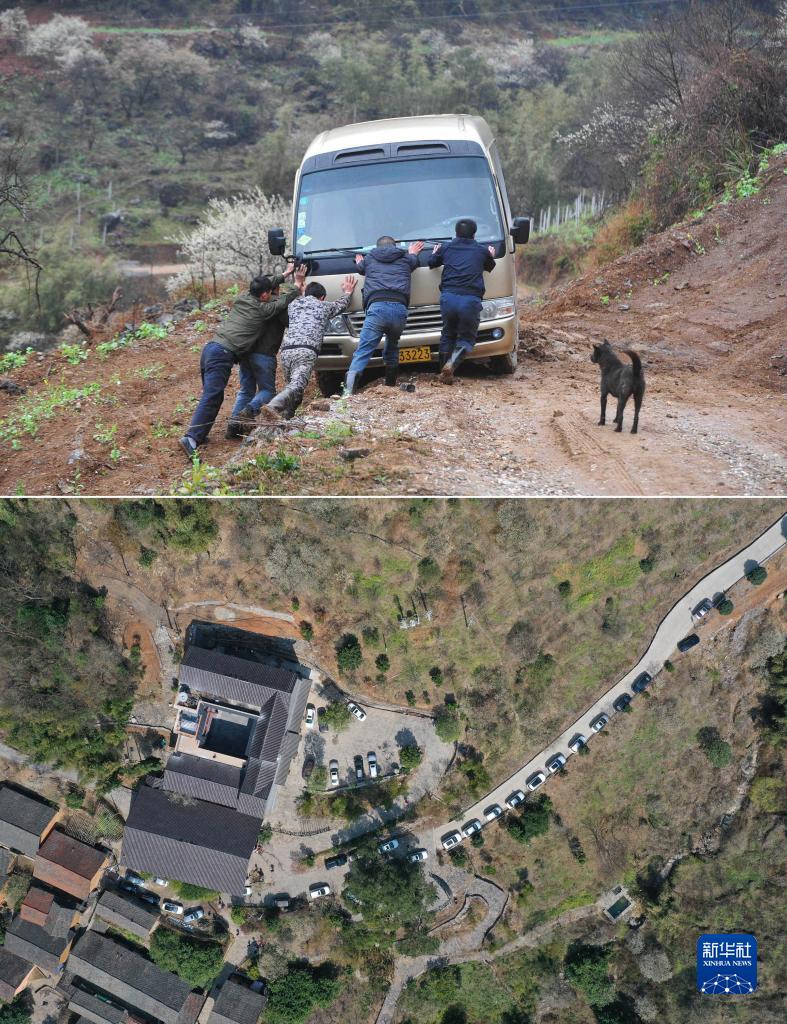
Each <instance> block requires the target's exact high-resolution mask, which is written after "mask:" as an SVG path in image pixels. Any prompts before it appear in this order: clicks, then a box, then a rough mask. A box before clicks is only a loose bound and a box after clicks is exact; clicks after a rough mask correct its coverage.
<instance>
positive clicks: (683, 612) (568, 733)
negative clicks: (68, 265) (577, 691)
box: [432, 515, 787, 849]
mask: <svg viewBox="0 0 787 1024" xmlns="http://www.w3.org/2000/svg"><path fill="white" fill-rule="evenodd" d="M786 542H787V515H782V516H781V517H780V518H779V520H778V521H777V522H775V523H774V524H773V526H771V527H769V529H767V530H766V531H765V532H764V533H762V534H760V536H759V537H757V538H756V539H755V540H753V541H752V542H751V543H750V544H748V545H747V546H746V547H745V548H743V550H742V551H739V552H738V553H737V554H735V555H733V556H732V557H731V558H728V559H727V561H726V562H724V563H723V564H722V565H719V566H717V567H716V568H715V569H712V570H711V571H710V572H709V573H708V574H707V575H706V576H704V577H703V578H702V579H701V580H700V581H699V582H698V583H696V584H695V585H694V586H693V587H692V588H691V590H689V591H688V592H687V593H685V594H684V595H683V597H681V598H680V599H679V600H678V601H677V602H676V603H675V604H674V605H673V607H672V608H671V609H670V610H669V611H668V612H667V614H666V615H665V616H664V618H663V619H662V621H661V623H660V625H659V627H658V629H657V630H656V633H655V635H654V637H653V639H652V640H651V642H650V646H649V647H648V649H647V651H646V652H645V654H644V655H643V656H642V657H641V658H640V660H639V661H638V662H637V664H636V665H634V667H633V668H632V669H630V670H629V671H628V672H627V673H626V675H625V676H623V678H622V679H620V680H618V682H616V683H615V684H614V686H611V687H610V688H609V689H608V690H607V692H606V693H604V694H603V695H602V696H601V697H599V698H598V700H597V701H595V703H594V704H592V705H591V706H590V707H589V708H587V710H586V711H584V712H583V713H582V714H581V715H580V716H579V717H578V718H577V719H576V721H574V722H572V724H571V725H570V726H568V728H566V729H565V730H564V731H563V732H562V733H561V734H560V735H559V736H557V737H556V738H555V739H554V740H553V741H552V742H551V743H550V744H549V745H548V746H546V747H544V748H543V750H540V751H539V752H538V753H537V754H536V755H535V756H534V757H532V758H531V759H530V760H529V761H528V762H527V763H526V764H523V765H522V766H521V768H519V769H517V771H516V772H514V774H513V775H511V776H509V778H507V779H506V780H505V781H504V782H501V783H500V784H499V785H498V786H496V787H495V788H494V789H493V790H491V791H490V792H489V793H487V794H486V795H485V796H484V797H482V798H481V799H480V800H478V801H476V802H475V803H474V804H473V805H472V806H471V807H468V808H467V809H466V810H465V811H464V812H463V814H462V816H461V818H456V819H454V820H453V821H449V822H447V824H446V825H444V826H442V827H441V828H436V829H434V830H433V833H432V848H433V849H434V848H435V847H439V844H440V842H441V839H442V837H443V836H444V835H446V833H448V832H452V831H454V830H455V829H459V828H461V827H462V825H463V824H464V823H465V822H467V821H469V820H471V819H473V818H478V819H479V820H480V821H481V823H482V824H484V811H485V809H486V808H488V807H490V806H491V805H493V804H500V806H502V807H505V800H506V798H507V797H508V796H509V795H510V794H511V793H512V792H513V791H514V790H516V789H523V790H525V791H527V780H528V779H529V778H530V776H531V775H533V774H534V773H535V772H537V771H541V772H543V773H544V774H545V775H547V781H548V778H549V776H548V772H547V769H546V764H547V762H548V761H551V760H552V758H553V757H554V756H555V754H558V753H561V754H563V755H564V756H565V757H566V758H568V757H569V756H571V751H570V750H569V747H568V744H569V741H570V740H571V739H572V737H574V736H575V735H576V734H577V733H580V734H581V735H582V736H585V737H586V738H587V739H588V740H590V739H592V736H593V735H594V734H593V731H592V730H591V728H590V723H591V722H592V721H593V719H595V718H596V716H597V715H600V714H606V715H608V716H609V717H610V719H611V718H612V716H613V715H614V714H615V710H614V708H613V703H614V701H615V700H616V699H617V698H618V697H620V696H621V694H623V693H631V683H632V682H633V681H634V679H636V677H637V676H638V675H639V674H640V672H649V673H650V674H651V676H655V675H656V674H657V673H658V672H660V671H661V670H662V669H663V667H664V662H665V661H666V660H667V659H668V658H670V657H674V656H675V651H676V645H677V643H678V641H679V640H681V639H683V637H684V636H686V635H687V634H689V633H691V632H693V631H694V630H695V628H696V624H695V623H694V622H693V621H692V617H691V612H692V609H693V608H696V606H697V605H698V604H699V603H700V601H702V599H703V598H706V597H709V598H711V599H713V598H714V597H716V596H717V595H719V594H721V593H723V592H724V591H726V590H729V588H730V587H731V586H733V584H735V583H737V582H738V581H739V580H741V579H742V578H743V577H744V576H745V575H746V573H747V572H749V571H750V570H751V569H752V568H753V567H754V565H755V564H756V565H759V564H762V563H764V562H766V561H767V560H768V559H769V558H771V557H772V556H773V555H775V554H776V553H777V552H778V551H780V550H781V548H783V547H784V546H785V543H786ZM700 628H701V627H700ZM633 696H635V697H636V695H633Z"/></svg>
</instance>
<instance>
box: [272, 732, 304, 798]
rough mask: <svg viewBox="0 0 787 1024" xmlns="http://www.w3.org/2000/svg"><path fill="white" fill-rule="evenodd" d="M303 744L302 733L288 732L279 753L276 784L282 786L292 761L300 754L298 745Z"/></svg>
mask: <svg viewBox="0 0 787 1024" xmlns="http://www.w3.org/2000/svg"><path fill="white" fill-rule="evenodd" d="M300 742H301V737H300V733H297V732H286V733H285V734H284V738H283V739H282V741H281V749H280V751H279V764H278V767H277V769H276V778H275V780H274V781H275V783H276V784H277V785H279V786H280V785H282V783H283V782H284V780H285V779H286V778H287V774H288V772H289V770H290V764H291V763H292V759H293V758H294V757H295V755H296V754H297V753H298V744H299V743H300Z"/></svg>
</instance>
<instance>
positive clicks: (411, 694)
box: [404, 690, 415, 708]
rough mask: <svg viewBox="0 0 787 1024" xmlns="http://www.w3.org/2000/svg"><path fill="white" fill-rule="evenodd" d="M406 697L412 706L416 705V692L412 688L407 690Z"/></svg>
mask: <svg viewBox="0 0 787 1024" xmlns="http://www.w3.org/2000/svg"><path fill="white" fill-rule="evenodd" d="M404 699H405V700H406V701H407V703H408V704H409V705H410V707H411V708H414V707H415V693H414V692H413V691H412V690H405V692H404Z"/></svg>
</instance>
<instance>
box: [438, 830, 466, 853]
mask: <svg viewBox="0 0 787 1024" xmlns="http://www.w3.org/2000/svg"><path fill="white" fill-rule="evenodd" d="M441 842H442V844H443V849H445V850H450V849H451V848H452V847H454V846H458V845H459V843H461V842H462V833H461V832H456V831H454V832H449V833H448V835H445V836H443V838H442V840H441Z"/></svg>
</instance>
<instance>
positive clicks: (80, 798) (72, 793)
mask: <svg viewBox="0 0 787 1024" xmlns="http://www.w3.org/2000/svg"><path fill="white" fill-rule="evenodd" d="M84 802H85V791H84V790H83V789H71V790H69V791H68V793H66V807H73V808H74V809H75V810H79V808H81V806H82V804H83V803H84Z"/></svg>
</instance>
